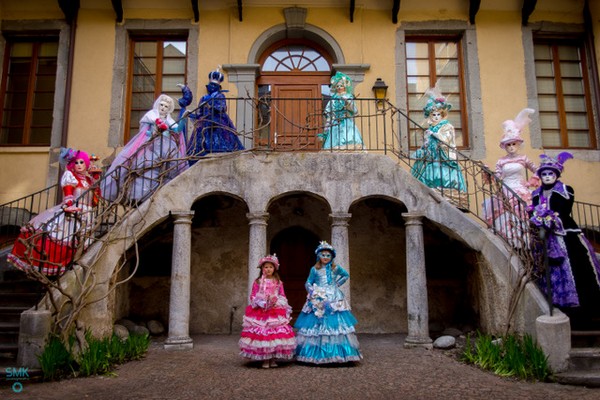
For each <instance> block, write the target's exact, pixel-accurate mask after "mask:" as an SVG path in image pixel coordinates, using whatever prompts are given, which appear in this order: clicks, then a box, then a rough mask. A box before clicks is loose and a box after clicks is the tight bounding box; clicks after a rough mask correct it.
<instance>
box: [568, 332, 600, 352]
mask: <svg viewBox="0 0 600 400" xmlns="http://www.w3.org/2000/svg"><path fill="white" fill-rule="evenodd" d="M571 347H572V348H586V347H600V330H585V331H584V330H573V331H571Z"/></svg>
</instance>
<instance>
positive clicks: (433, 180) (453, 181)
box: [411, 120, 467, 192]
mask: <svg viewBox="0 0 600 400" xmlns="http://www.w3.org/2000/svg"><path fill="white" fill-rule="evenodd" d="M447 123H448V121H447V120H442V121H440V123H439V124H437V125H435V126H431V127H430V128H429V131H430V132H431V135H429V137H428V138H427V139H426V140H425V143H424V144H423V146H421V148H420V149H418V150H417V151H415V152H414V153H413V154H412V155H411V158H414V159H416V161H415V163H414V165H413V167H412V169H411V174H412V175H413V176H414V177H415V178H417V179H418V180H420V181H421V182H423V183H424V184H425V185H427V186H429V187H430V188H448V189H457V190H459V191H461V192H464V191H466V190H467V185H466V184H465V178H464V177H463V173H462V170H461V168H460V165H459V164H458V162H457V161H455V160H453V159H452V158H450V156H449V155H448V152H447V149H448V146H445V145H444V144H443V142H442V141H441V140H440V139H439V138H438V137H437V136H436V135H435V134H436V133H437V132H438V131H439V130H440V129H441V128H442V126H444V125H445V124H447Z"/></svg>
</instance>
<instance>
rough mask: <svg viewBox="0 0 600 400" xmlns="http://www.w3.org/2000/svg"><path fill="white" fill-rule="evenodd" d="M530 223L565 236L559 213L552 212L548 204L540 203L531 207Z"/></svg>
mask: <svg viewBox="0 0 600 400" xmlns="http://www.w3.org/2000/svg"><path fill="white" fill-rule="evenodd" d="M528 211H529V215H530V217H529V222H530V223H531V225H533V226H535V227H537V228H539V229H545V230H547V231H550V232H553V233H555V234H557V235H564V232H565V230H564V228H563V224H562V221H561V219H560V218H559V216H558V213H556V212H554V211H552V210H550V209H549V208H548V204H547V203H545V202H544V203H540V204H538V205H537V206H535V207H534V206H533V205H531V206H529V209H528Z"/></svg>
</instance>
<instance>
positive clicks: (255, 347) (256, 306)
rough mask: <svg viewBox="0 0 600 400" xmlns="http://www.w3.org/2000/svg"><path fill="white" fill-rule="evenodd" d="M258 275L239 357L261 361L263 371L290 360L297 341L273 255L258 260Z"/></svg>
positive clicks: (244, 327) (277, 265)
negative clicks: (278, 360) (278, 361)
mask: <svg viewBox="0 0 600 400" xmlns="http://www.w3.org/2000/svg"><path fill="white" fill-rule="evenodd" d="M258 268H260V270H261V272H260V275H259V277H258V278H256V280H255V281H254V284H253V285H252V293H251V294H250V304H249V305H248V307H246V313H245V314H244V322H243V324H242V337H241V339H240V341H239V345H240V355H241V356H242V357H246V358H248V359H250V360H257V361H262V362H263V364H262V367H263V368H269V367H271V368H274V367H277V363H276V361H275V360H276V359H280V360H291V359H292V358H293V357H294V352H295V350H296V338H295V335H294V331H293V329H292V327H291V326H290V320H291V317H290V315H291V313H292V308H291V307H290V305H289V304H288V301H287V298H286V297H285V293H284V291H283V282H281V280H280V279H279V273H278V272H277V271H278V270H279V260H278V259H277V256H276V255H275V254H273V255H268V256H266V257H263V258H261V259H260V261H259V263H258Z"/></svg>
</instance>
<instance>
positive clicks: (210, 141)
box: [187, 69, 244, 165]
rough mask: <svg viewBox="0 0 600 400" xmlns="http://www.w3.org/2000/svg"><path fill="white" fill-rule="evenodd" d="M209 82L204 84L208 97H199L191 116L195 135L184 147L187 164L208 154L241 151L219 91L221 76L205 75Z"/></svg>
mask: <svg viewBox="0 0 600 400" xmlns="http://www.w3.org/2000/svg"><path fill="white" fill-rule="evenodd" d="M208 77H209V80H210V81H209V83H208V85H206V91H207V92H208V94H206V95H204V96H202V98H201V99H200V102H199V105H198V111H197V112H195V113H193V114H190V118H192V119H194V120H196V123H195V125H194V134H193V135H192V137H191V138H190V141H189V143H188V144H187V148H188V155H189V156H193V157H194V158H192V159H190V161H189V163H190V165H194V164H195V163H196V161H198V159H197V157H202V156H205V155H206V154H208V153H227V152H232V151H238V150H244V146H243V145H242V142H241V141H240V139H239V138H238V137H237V131H236V129H235V125H234V124H233V121H231V118H229V115H227V101H226V99H225V95H224V94H223V93H224V92H226V90H222V89H221V82H223V79H224V76H223V74H222V73H221V72H220V71H219V70H218V69H217V70H216V71H212V72H210V73H209V74H208Z"/></svg>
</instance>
